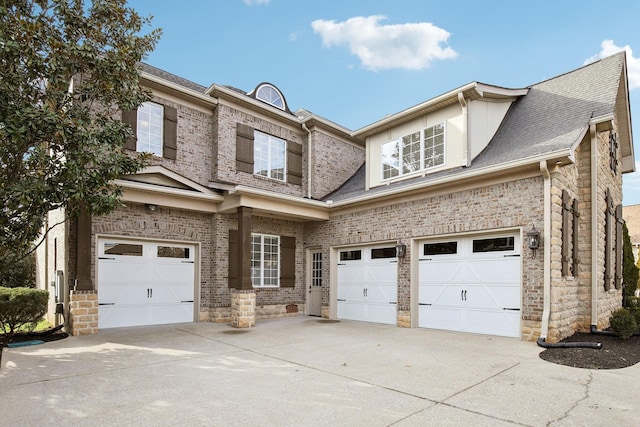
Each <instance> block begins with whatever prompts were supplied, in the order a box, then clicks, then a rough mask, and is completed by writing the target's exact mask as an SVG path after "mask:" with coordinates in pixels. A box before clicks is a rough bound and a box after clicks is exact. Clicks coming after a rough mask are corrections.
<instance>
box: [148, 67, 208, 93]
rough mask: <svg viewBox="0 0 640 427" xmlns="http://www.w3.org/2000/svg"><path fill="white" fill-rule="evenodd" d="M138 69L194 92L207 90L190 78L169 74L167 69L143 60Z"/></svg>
mask: <svg viewBox="0 0 640 427" xmlns="http://www.w3.org/2000/svg"><path fill="white" fill-rule="evenodd" d="M140 69H141V70H142V71H144V72H147V73H149V74H152V75H154V76H156V77H160V78H161V79H163V80H166V81H168V82H171V83H174V84H177V85H178V86H182V87H185V88H187V89H191V90H195V91H196V92H200V93H205V92H206V90H207V88H206V87H205V86H202V85H199V84H198V83H194V82H192V81H191V80H187V79H185V78H183V77H180V76H176V75H175V74H171V73H169V72H168V71H164V70H161V69H160V68H156V67H154V66H152V65H149V64H145V63H144V62H141V63H140Z"/></svg>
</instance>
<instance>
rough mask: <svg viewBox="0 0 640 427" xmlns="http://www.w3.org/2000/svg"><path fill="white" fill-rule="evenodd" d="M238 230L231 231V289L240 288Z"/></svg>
mask: <svg viewBox="0 0 640 427" xmlns="http://www.w3.org/2000/svg"><path fill="white" fill-rule="evenodd" d="M239 238H240V236H239V233H238V230H229V288H233V289H239V288H240V274H239V273H240V265H239V263H240V257H239V256H238V255H239V254H238V239H239Z"/></svg>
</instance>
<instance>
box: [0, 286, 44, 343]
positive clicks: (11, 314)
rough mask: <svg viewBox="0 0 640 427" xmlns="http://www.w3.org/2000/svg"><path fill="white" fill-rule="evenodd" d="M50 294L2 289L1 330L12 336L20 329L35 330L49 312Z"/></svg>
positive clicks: (22, 289)
mask: <svg viewBox="0 0 640 427" xmlns="http://www.w3.org/2000/svg"><path fill="white" fill-rule="evenodd" d="M48 301H49V292H47V291H44V290H41V289H30V288H0V328H1V329H2V331H3V332H4V333H5V334H8V335H9V336H12V335H13V334H15V333H16V332H17V331H18V330H19V329H20V328H22V327H26V328H27V329H28V330H33V328H35V327H36V325H37V323H38V320H40V318H42V316H44V315H45V313H46V312H47V304H48Z"/></svg>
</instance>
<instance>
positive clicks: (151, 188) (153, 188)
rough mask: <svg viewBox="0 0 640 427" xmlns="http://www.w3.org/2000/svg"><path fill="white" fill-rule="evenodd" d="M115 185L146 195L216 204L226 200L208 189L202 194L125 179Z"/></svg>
mask: <svg viewBox="0 0 640 427" xmlns="http://www.w3.org/2000/svg"><path fill="white" fill-rule="evenodd" d="M114 184H115V185H117V186H118V187H121V188H123V189H132V190H137V191H143V192H146V193H157V194H164V195H171V196H176V197H181V198H184V199H194V200H207V201H210V202H214V203H220V202H222V201H223V200H224V196H222V195H221V194H216V193H213V192H211V191H210V190H206V189H205V190H206V192H203V193H200V192H198V191H191V190H184V189H181V188H171V187H163V186H160V185H154V184H146V183H143V182H137V181H127V180H123V179H116V180H115V181H114Z"/></svg>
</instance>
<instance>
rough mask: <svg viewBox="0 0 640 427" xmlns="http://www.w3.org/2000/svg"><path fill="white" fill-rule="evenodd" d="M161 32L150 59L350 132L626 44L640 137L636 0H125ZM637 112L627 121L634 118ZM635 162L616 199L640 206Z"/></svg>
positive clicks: (574, 64) (639, 12)
mask: <svg viewBox="0 0 640 427" xmlns="http://www.w3.org/2000/svg"><path fill="white" fill-rule="evenodd" d="M129 4H130V5H131V6H132V7H133V8H134V9H136V10H137V11H138V12H139V13H140V14H142V15H143V16H148V15H153V17H154V19H153V26H154V27H161V28H162V29H163V36H162V38H161V40H160V42H159V44H158V46H157V47H156V50H155V51H154V52H152V53H151V54H150V55H149V57H148V58H147V59H146V62H148V63H149V64H151V65H154V66H156V67H159V68H162V69H164V70H166V71H169V72H171V73H174V74H177V75H180V76H182V77H185V78H187V79H189V80H192V81H194V82H196V83H199V84H201V85H204V86H209V85H210V84H212V83H217V84H221V85H231V86H234V87H237V88H240V89H243V90H245V91H250V90H251V89H253V88H255V87H256V86H257V85H258V84H259V83H261V82H265V81H266V82H270V83H272V84H274V85H275V86H277V87H278V88H279V89H280V90H281V91H282V92H283V94H284V96H285V98H286V100H287V103H288V105H289V107H290V108H291V110H294V111H295V110H296V109H298V108H304V109H307V110H309V111H312V112H313V113H316V114H318V115H320V116H323V117H325V118H327V119H329V120H332V121H334V122H336V123H338V124H340V125H342V126H344V127H346V128H349V129H352V130H356V129H359V128H361V127H363V126H366V125H368V124H370V123H373V122H375V121H377V120H379V119H381V118H383V117H385V116H386V115H388V114H393V113H396V112H398V111H402V110H404V109H406V108H409V107H411V106H413V105H416V104H418V103H420V102H423V101H426V100H428V99H430V98H433V97H434V96H437V95H440V94H442V93H445V92H448V91H450V90H453V89H455V88H457V87H459V86H462V85H464V84H466V83H469V82H472V81H479V82H483V83H488V84H493V85H498V86H504V87H509V88H520V87H525V86H528V85H531V84H533V83H537V82H539V81H542V80H545V79H547V78H550V77H554V76H556V75H558V74H562V73H565V72H567V71H571V70H573V69H575V68H578V67H580V66H582V65H584V64H585V63H586V62H588V61H590V60H594V59H597V58H599V57H602V56H608V55H610V54H613V53H615V52H616V51H619V50H623V49H626V50H627V62H628V72H629V87H630V101H631V114H632V124H633V128H634V129H633V131H634V132H633V133H634V135H635V136H636V139H637V138H640V128H638V123H640V115H639V114H640V31H639V30H638V28H639V24H638V22H640V21H639V20H640V1H637V0H607V1H604V0H602V1H595V0H562V1H560V0H554V1H547V0H537V1H535V2H520V1H513V0H510V1H506V0H492V1H471V0H469V1H455V0H342V1H334V0H324V1H304V0H215V1H212V0H182V1H181V2H179V3H175V2H165V1H149V0H133V1H129ZM634 115H635V116H637V117H635V116H634ZM638 144H640V142H639V143H637V144H636V150H635V153H636V158H637V159H638V162H636V164H637V166H636V169H637V170H638V171H639V172H636V173H633V174H627V175H625V176H624V185H623V193H624V205H632V204H640V151H639V150H640V145H638Z"/></svg>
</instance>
